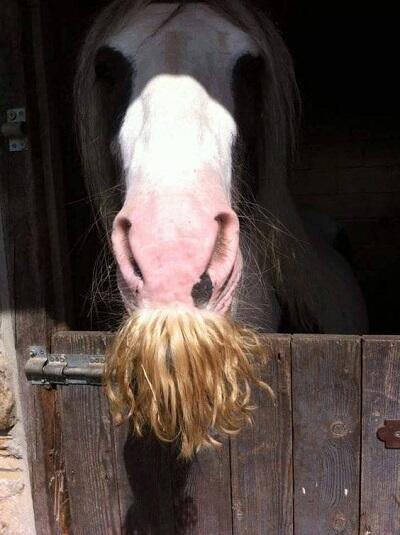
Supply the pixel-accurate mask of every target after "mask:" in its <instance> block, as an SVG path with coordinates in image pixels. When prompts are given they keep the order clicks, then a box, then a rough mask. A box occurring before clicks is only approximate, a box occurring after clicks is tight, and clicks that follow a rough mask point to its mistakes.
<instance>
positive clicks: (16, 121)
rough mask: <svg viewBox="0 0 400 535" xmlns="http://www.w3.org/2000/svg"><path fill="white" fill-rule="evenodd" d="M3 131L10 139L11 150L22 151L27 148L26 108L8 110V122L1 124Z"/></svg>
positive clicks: (9, 146)
mask: <svg viewBox="0 0 400 535" xmlns="http://www.w3.org/2000/svg"><path fill="white" fill-rule="evenodd" d="M1 133H2V135H3V136H4V137H5V138H7V139H8V149H9V151H10V152H20V151H23V150H25V149H26V113H25V108H14V109H11V110H7V122H5V123H4V124H2V125H1Z"/></svg>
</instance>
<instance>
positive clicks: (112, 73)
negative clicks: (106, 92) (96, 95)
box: [94, 46, 126, 86]
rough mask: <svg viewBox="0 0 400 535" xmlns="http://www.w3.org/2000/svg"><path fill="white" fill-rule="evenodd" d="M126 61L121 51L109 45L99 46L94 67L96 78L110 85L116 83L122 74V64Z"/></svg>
mask: <svg viewBox="0 0 400 535" xmlns="http://www.w3.org/2000/svg"><path fill="white" fill-rule="evenodd" d="M125 62H126V60H125V58H124V57H123V56H122V54H121V53H120V52H118V51H117V50H114V49H113V48H110V47H108V46H102V47H101V48H99V50H98V51H97V54H96V59H95V64H94V69H95V73H96V79H97V80H99V81H101V82H105V83H107V84H108V85H110V86H113V85H115V83H116V82H117V80H118V77H120V76H121V70H122V65H123V64H124V63H125Z"/></svg>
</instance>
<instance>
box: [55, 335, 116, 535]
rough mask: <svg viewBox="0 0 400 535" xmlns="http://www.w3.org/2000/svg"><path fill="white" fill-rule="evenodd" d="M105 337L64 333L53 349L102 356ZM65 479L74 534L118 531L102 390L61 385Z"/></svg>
mask: <svg viewBox="0 0 400 535" xmlns="http://www.w3.org/2000/svg"><path fill="white" fill-rule="evenodd" d="M106 343H107V335H106V334H103V335H102V334H98V333H63V334H57V335H55V336H54V337H53V343H52V351H53V352H58V353H63V352H72V353H86V354H104V349H105V346H106ZM59 390H60V394H59V396H60V402H61V422H62V430H63V440H64V445H63V446H64V452H65V468H66V479H67V484H68V494H69V506H70V511H71V532H72V533H73V534H74V535H79V534H82V535H111V534H119V533H120V532H121V518H120V508H119V497H118V483H117V476H116V465H115V455H114V451H115V446H114V433H113V429H112V425H111V421H110V415H109V410H108V403H107V401H106V398H105V395H104V393H103V390H102V389H101V388H96V387H87V386H73V387H71V386H70V387H60V389H59Z"/></svg>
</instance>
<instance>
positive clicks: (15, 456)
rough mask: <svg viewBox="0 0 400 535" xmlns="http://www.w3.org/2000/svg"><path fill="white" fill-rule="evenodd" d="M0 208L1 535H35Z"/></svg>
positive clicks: (12, 313)
mask: <svg viewBox="0 0 400 535" xmlns="http://www.w3.org/2000/svg"><path fill="white" fill-rule="evenodd" d="M13 318H14V312H13V310H12V304H11V300H10V298H9V279H8V276H7V265H6V259H5V247H4V239H3V228H2V213H1V206H0V535H35V533H36V530H35V521H34V514H33V505H32V496H31V486H30V479H29V467H28V460H27V445H26V439H25V433H24V426H23V421H22V411H21V405H20V399H19V387H18V368H17V359H16V353H15V346H14V330H13V324H14V320H13Z"/></svg>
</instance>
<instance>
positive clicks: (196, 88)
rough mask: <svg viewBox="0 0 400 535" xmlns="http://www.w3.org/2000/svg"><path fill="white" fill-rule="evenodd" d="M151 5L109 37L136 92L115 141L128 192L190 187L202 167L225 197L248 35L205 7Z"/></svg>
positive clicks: (249, 43) (251, 50)
mask: <svg viewBox="0 0 400 535" xmlns="http://www.w3.org/2000/svg"><path fill="white" fill-rule="evenodd" d="M174 9H176V5H175V4H158V5H157V4H152V5H150V6H149V7H148V8H146V9H145V10H144V11H143V12H142V13H141V14H139V16H138V17H137V18H135V20H132V21H130V23H129V24H128V23H127V24H126V25H125V28H124V29H121V31H120V32H117V33H116V34H115V35H114V37H113V38H111V39H109V41H108V43H107V44H109V45H110V46H112V47H114V48H116V49H118V50H120V51H121V52H122V53H124V55H125V56H127V57H128V58H131V59H132V60H133V62H134V65H135V69H136V74H135V79H134V81H133V96H132V101H131V103H130V105H129V106H128V109H127V111H126V114H125V117H124V120H123V122H122V126H121V130H120V132H119V135H118V142H119V146H120V150H121V155H122V164H123V168H124V171H125V177H126V183H127V184H126V185H127V189H128V191H129V189H130V187H132V186H133V185H134V184H135V183H136V182H138V181H140V182H141V184H142V185H143V184H146V188H148V189H149V190H152V189H154V188H157V189H158V188H160V187H162V186H163V185H165V186H167V187H170V186H171V185H173V184H178V186H179V187H182V188H185V187H189V188H190V189H192V188H193V181H195V180H196V179H197V177H198V176H199V175H201V174H204V172H206V173H207V172H210V173H212V174H213V175H214V176H218V177H219V178H220V181H221V183H220V185H221V186H222V187H223V188H224V190H225V191H226V193H227V196H228V197H229V192H230V185H231V174H232V169H231V167H232V163H231V162H232V145H233V141H234V139H235V136H236V134H237V127H236V124H235V120H234V102H233V95H232V72H233V68H234V65H235V63H236V61H237V60H238V58H239V57H241V56H242V55H243V54H246V53H252V54H256V53H257V49H256V47H255V45H254V44H253V42H252V41H251V39H250V38H249V37H248V36H247V35H246V34H245V33H244V32H242V31H241V30H240V29H238V28H236V27H235V26H234V25H232V24H230V23H229V22H227V21H226V20H224V19H223V18H222V17H220V16H219V15H218V14H217V13H215V12H214V11H212V10H211V9H210V8H208V7H206V6H202V5H198V4H190V5H188V6H187V7H186V8H185V9H184V10H183V11H182V12H181V13H179V14H178V15H177V16H176V17H175V18H173V19H171V20H170V21H169V22H168V23H167V24H165V26H163V25H162V23H163V22H164V21H165V20H166V19H167V17H168V15H170V14H171V13H172V12H173V11H174Z"/></svg>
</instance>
